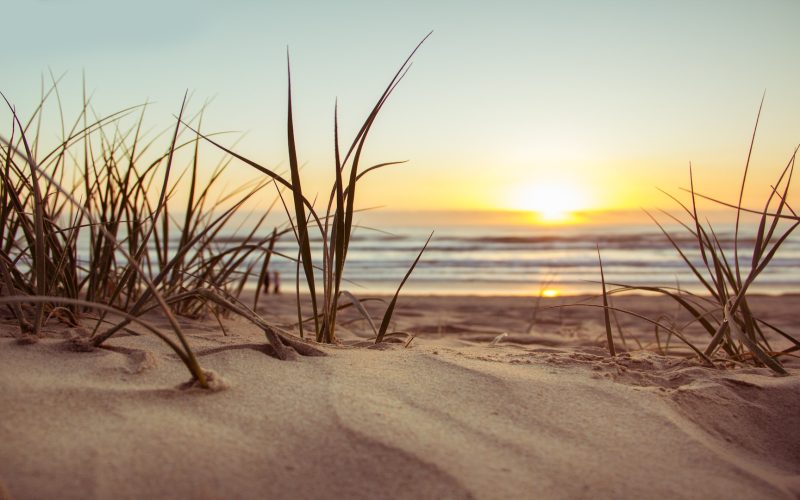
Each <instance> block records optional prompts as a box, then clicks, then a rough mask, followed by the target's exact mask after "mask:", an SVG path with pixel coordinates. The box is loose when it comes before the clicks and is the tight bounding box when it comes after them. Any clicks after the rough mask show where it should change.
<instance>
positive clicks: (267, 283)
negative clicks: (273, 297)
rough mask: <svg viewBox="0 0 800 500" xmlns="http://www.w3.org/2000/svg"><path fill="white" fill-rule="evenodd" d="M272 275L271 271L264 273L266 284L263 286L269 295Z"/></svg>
mask: <svg viewBox="0 0 800 500" xmlns="http://www.w3.org/2000/svg"><path fill="white" fill-rule="evenodd" d="M270 274H272V273H270V272H269V271H267V272H265V273H264V282H263V283H262V286H263V289H264V293H265V294H269V285H270V281H269V275H270Z"/></svg>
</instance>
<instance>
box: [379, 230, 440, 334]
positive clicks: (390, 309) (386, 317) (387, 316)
mask: <svg viewBox="0 0 800 500" xmlns="http://www.w3.org/2000/svg"><path fill="white" fill-rule="evenodd" d="M431 238H433V233H431V234H430V236H428V239H427V240H426V241H425V244H424V245H423V246H422V249H421V250H420V251H419V254H418V255H417V258H416V259H414V262H413V263H412V264H411V267H409V268H408V272H406V275H405V276H404V277H403V281H401V282H400V286H398V287H397V291H396V292H395V293H394V296H393V297H392V300H391V302H389V305H388V306H387V307H386V312H384V313H383V320H382V321H381V327H380V329H379V330H378V336H377V337H376V338H375V343H376V344H378V343H380V342H382V341H383V337H384V336H386V332H387V330H389V322H390V321H391V320H392V315H393V314H394V308H395V305H397V298H398V297H399V296H400V290H402V288H403V285H405V284H406V281H407V280H408V278H409V276H411V273H412V272H413V271H414V268H415V267H417V263H419V259H420V258H421V257H422V254H423V253H424V252H425V249H426V248H428V243H430V242H431Z"/></svg>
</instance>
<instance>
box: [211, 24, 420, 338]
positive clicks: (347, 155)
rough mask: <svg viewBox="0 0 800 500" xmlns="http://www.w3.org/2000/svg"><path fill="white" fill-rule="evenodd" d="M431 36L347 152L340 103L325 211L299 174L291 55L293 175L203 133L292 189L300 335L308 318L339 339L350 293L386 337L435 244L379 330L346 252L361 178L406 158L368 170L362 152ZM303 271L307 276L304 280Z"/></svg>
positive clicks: (322, 334)
mask: <svg viewBox="0 0 800 500" xmlns="http://www.w3.org/2000/svg"><path fill="white" fill-rule="evenodd" d="M428 36H430V33H429V34H428V35H427V36H426V37H425V38H423V40H422V41H421V42H420V43H419V44H418V45H417V47H416V48H415V49H414V50H413V51H412V52H411V54H410V55H409V56H408V58H406V60H405V61H404V62H403V64H402V65H401V66H400V69H398V71H397V72H396V73H395V75H394V77H393V78H392V79H391V81H390V82H389V84H388V85H387V86H386V88H385V90H384V92H383V94H381V97H380V98H379V99H378V101H377V103H376V104H375V105H374V106H373V108H372V111H371V112H370V113H369V115H368V116H367V118H366V120H365V121H364V123H363V124H362V125H361V127H360V129H359V131H358V132H357V134H356V136H355V138H354V139H353V140H352V142H351V143H350V146H349V148H348V149H347V150H346V151H343V150H342V149H340V140H339V121H338V105H337V106H335V108H334V117H333V118H334V120H333V134H334V164H333V171H334V174H335V181H334V185H333V187H332V188H331V192H330V195H329V197H328V200H327V204H326V205H325V206H324V211H320V210H319V209H318V208H317V207H316V206H315V205H314V203H313V202H311V201H309V199H308V197H307V192H306V190H305V189H304V187H303V182H302V178H301V175H300V163H299V160H298V153H297V148H296V142H295V126H294V116H293V113H292V85H291V69H290V67H289V65H288V55H287V74H288V84H289V85H288V110H287V127H286V130H287V146H288V153H289V170H290V172H289V173H290V176H289V178H288V179H287V178H285V177H283V176H281V175H280V174H278V173H276V172H275V171H273V170H272V169H269V168H266V167H264V166H262V165H260V164H259V163H257V162H255V161H253V160H251V159H248V158H246V157H244V156H241V155H239V154H237V153H235V152H234V151H233V150H232V149H230V148H227V147H225V146H223V145H222V144H220V143H219V142H217V141H215V140H213V139H211V138H209V137H207V136H203V137H205V138H206V139H207V140H208V141H209V142H210V143H212V144H214V145H215V146H217V147H218V148H220V149H221V150H222V151H224V152H225V153H227V154H229V155H231V156H233V157H235V158H238V159H239V160H241V161H242V162H244V163H246V164H248V165H250V166H251V167H253V168H254V169H256V170H258V171H259V172H261V173H263V174H265V175H266V176H267V178H269V179H270V180H271V181H272V182H273V183H274V184H275V186H276V187H283V188H286V189H287V190H288V191H289V192H290V193H291V205H292V209H290V208H289V204H287V203H286V201H285V200H283V198H282V201H283V205H284V208H285V209H286V213H287V216H288V217H289V220H290V222H291V228H292V233H293V235H294V237H295V240H296V242H297V245H298V252H297V259H296V261H297V279H296V292H297V318H298V322H297V325H298V327H299V330H300V332H299V333H300V337H301V338H304V337H305V329H304V325H305V323H307V322H308V323H312V324H313V338H314V339H315V340H316V341H317V342H324V343H332V342H336V324H337V323H336V316H337V312H338V311H339V310H340V309H341V308H342V305H341V304H340V300H341V298H342V297H345V298H346V299H348V300H350V301H351V303H352V304H353V305H355V306H356V308H357V310H358V311H359V312H361V313H362V314H363V315H364V317H365V318H366V319H367V320H368V323H369V324H370V325H371V326H372V328H373V330H374V333H375V342H376V343H378V342H381V341H383V339H384V338H385V336H386V335H387V333H388V331H389V325H390V322H391V318H392V315H393V313H394V309H395V306H396V303H397V299H398V296H399V293H400V291H401V289H402V287H403V285H404V284H405V282H406V280H407V279H408V278H409V276H410V275H411V273H412V271H413V270H414V268H415V266H416V265H417V263H418V262H419V259H420V257H421V256H422V253H423V252H424V251H425V248H426V247H427V245H428V243H429V242H430V239H431V238H430V237H428V240H427V241H426V242H425V244H424V245H423V247H422V249H421V250H420V252H419V254H418V255H417V257H416V259H415V260H414V261H413V262H412V263H411V264H410V267H409V269H408V272H407V273H406V275H405V276H404V277H403V279H402V281H401V283H400V285H399V286H398V288H397V291H396V293H395V294H394V296H393V297H392V299H391V300H390V301H389V303H388V305H387V307H386V310H385V312H384V315H383V318H382V320H381V323H380V326H379V327H377V328H375V326H374V323H373V322H372V319H371V318H370V316H369V314H368V313H367V312H366V310H365V309H364V308H363V307H362V306H361V305H360V302H359V301H358V299H356V298H355V296H354V295H353V294H352V293H350V292H348V291H346V290H343V289H342V280H343V278H344V271H345V263H346V261H347V252H348V248H349V245H350V238H351V235H352V232H353V228H354V224H353V216H354V214H355V212H356V206H355V199H356V192H357V187H358V183H359V181H360V180H361V179H362V178H363V177H364V176H365V175H366V174H368V173H370V172H373V171H375V170H377V169H380V168H383V167H387V166H391V165H397V164H399V163H403V162H399V161H393V162H385V163H379V164H375V165H370V166H367V167H366V168H365V167H364V166H363V165H362V163H361V156H362V153H363V150H364V147H365V144H366V140H367V137H368V136H369V133H370V131H371V130H372V126H373V125H374V123H375V120H376V118H377V117H378V114H379V113H380V111H381V109H382V108H383V106H384V104H385V103H386V101H387V99H388V98H389V96H390V95H391V94H392V92H393V91H394V90H395V88H396V87H397V85H398V84H399V83H400V81H401V80H402V79H403V77H404V76H405V75H406V73H407V71H408V69H409V67H410V64H411V58H412V57H413V56H414V54H415V53H416V52H417V50H418V49H419V47H420V46H421V45H422V43H424V41H425V40H426V39H427V38H428ZM314 231H316V232H317V233H318V234H319V236H320V242H321V247H322V248H321V249H320V250H321V252H320V253H321V255H322V257H321V259H320V261H318V262H315V261H314V259H313V257H312V255H313V254H314V252H313V250H314V249H313V248H312V235H313V232H314ZM431 236H432V235H431ZM301 271H302V277H303V280H301ZM301 281H303V283H304V284H305V286H306V287H307V289H308V293H309V297H310V302H311V316H310V319H308V320H306V319H305V318H304V313H303V308H302V301H301V298H300V286H301ZM320 293H321V297H320Z"/></svg>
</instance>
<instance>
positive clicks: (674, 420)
mask: <svg viewBox="0 0 800 500" xmlns="http://www.w3.org/2000/svg"><path fill="white" fill-rule="evenodd" d="M572 300H573V299H559V298H555V299H544V300H543V301H541V302H539V303H538V309H537V307H536V300H535V299H531V298H523V297H514V298H510V297H446V296H444V297H421V296H419V297H415V296H409V297H403V298H401V301H400V303H399V310H398V312H397V314H396V316H395V324H394V325H393V328H392V330H396V331H405V332H409V333H410V334H411V335H413V340H410V342H409V339H411V337H403V336H398V338H397V342H387V343H383V344H380V345H378V346H371V347H368V346H370V344H369V343H366V342H365V341H364V339H363V338H361V337H363V336H367V334H368V332H369V327H368V325H367V324H366V322H365V321H363V320H359V316H358V315H357V314H355V313H353V312H352V309H350V310H347V311H344V312H343V313H342V314H343V316H342V318H341V324H342V325H344V326H343V327H342V328H341V329H340V330H339V335H340V337H341V339H342V343H341V345H339V346H323V347H321V348H322V349H323V350H324V352H325V353H326V354H327V356H325V357H302V358H298V359H294V360H290V361H279V360H277V359H275V358H273V357H271V356H269V355H268V352H267V350H266V349H265V348H264V346H265V341H264V336H263V334H262V333H261V332H260V331H259V329H258V328H256V327H254V326H252V325H251V324H249V323H247V322H246V321H245V320H243V319H241V318H229V319H225V320H223V325H224V327H225V333H223V330H222V329H221V328H220V326H219V325H218V324H217V323H216V321H215V320H214V319H213V318H212V319H211V320H205V321H192V320H185V319H184V320H182V321H183V326H184V327H185V328H186V329H187V332H189V334H190V341H191V343H192V346H193V347H194V348H195V350H196V352H197V353H198V355H199V357H200V362H201V364H202V366H203V367H204V368H205V369H206V370H212V371H213V372H215V374H216V375H217V377H221V382H222V384H221V385H222V386H224V388H223V389H221V390H218V391H213V392H212V391H205V390H201V389H191V388H186V387H185V386H183V384H184V383H185V382H186V381H188V380H189V379H190V376H189V373H188V372H187V371H186V369H185V367H184V366H183V365H182V363H181V362H180V361H179V359H178V358H177V357H176V356H175V355H174V354H172V353H171V351H169V350H168V349H167V348H166V347H165V345H164V344H163V343H162V342H161V341H159V340H158V339H157V338H155V337H154V336H152V335H147V334H142V335H138V334H135V333H136V329H133V330H130V331H128V332H123V333H121V334H119V335H117V336H115V337H113V338H112V339H111V340H110V341H108V343H107V346H106V348H103V349H97V350H95V351H93V352H76V351H74V350H72V349H70V348H69V347H68V346H69V343H68V342H67V341H66V340H65V339H66V338H68V337H70V336H75V335H79V334H80V333H81V332H80V331H76V330H75V329H70V328H65V327H63V326H60V325H58V324H56V323H51V324H48V325H47V328H46V329H45V332H46V338H44V339H42V340H40V341H39V342H37V343H34V344H29V345H21V344H18V343H17V342H16V341H15V340H14V339H13V338H12V337H11V336H10V333H9V332H10V331H11V329H12V328H14V326H13V323H12V322H11V321H5V322H4V324H3V337H2V339H0V443H1V444H0V479H1V480H2V487H0V498H3V499H5V498H13V499H38V498H42V499H43V498H64V499H69V498H76V499H77V498H81V499H86V498H96V499H103V498H150V499H159V498H209V499H211V498H589V497H591V498H712V497H714V498H743V499H744V498H748V499H752V498H796V497H797V496H798V495H800V398H798V394H800V376H798V364H797V363H794V362H793V361H792V360H791V359H790V358H784V359H785V360H786V366H787V368H788V369H789V371H790V375H789V376H786V377H776V376H773V375H772V374H771V373H770V372H769V370H768V369H766V368H756V367H753V366H752V365H750V366H745V365H739V364H734V363H727V364H726V365H723V364H722V363H720V365H719V366H718V367H717V368H716V369H712V368H708V367H704V366H702V365H701V363H700V362H699V361H698V360H697V359H696V358H687V357H685V356H683V355H682V354H685V352H686V349H684V348H682V346H681V345H680V342H676V339H671V340H670V347H669V348H668V352H667V354H669V355H667V356H664V355H662V354H661V352H662V351H663V349H665V348H666V339H664V338H661V339H660V342H661V347H660V348H659V345H658V344H657V343H656V340H655V336H654V333H653V328H652V326H650V325H644V324H641V322H638V323H637V322H636V321H635V320H633V319H630V318H623V317H620V318H619V320H620V325H621V327H622V329H623V332H624V334H625V336H626V345H627V348H628V349H625V348H624V347H623V346H622V343H621V341H620V344H619V345H618V346H617V347H618V350H619V351H621V353H620V354H618V355H617V356H616V357H614V358H612V357H610V356H609V355H608V353H607V350H606V349H605V336H604V330H603V327H602V312H601V310H600V309H596V308H589V307H570V308H564V309H558V308H552V307H551V306H554V305H557V304H563V303H565V302H570V301H572ZM751 301H752V304H753V307H754V308H755V309H757V310H759V312H760V314H761V315H762V317H765V318H767V319H769V320H770V321H771V322H773V323H774V324H776V325H781V326H783V327H787V328H791V327H792V326H793V324H794V321H793V319H792V316H793V313H794V311H796V310H797V307H798V305H800V296H781V297H753V298H751ZM371 304H372V305H373V307H374V308H375V311H379V310H381V308H382V307H384V306H383V305H382V304H380V303H371ZM616 305H617V307H624V308H628V309H635V310H639V311H643V312H647V311H649V313H648V314H651V315H653V313H655V315H657V314H658V313H659V312H661V313H670V312H674V311H675V308H674V305H671V304H670V303H669V302H667V301H665V300H664V299H663V298H658V297H622V298H618V299H617V301H616ZM294 307H295V306H294V300H293V297H291V294H285V295H283V296H275V295H271V296H268V297H266V298H265V299H264V300H263V301H262V305H261V308H260V309H259V311H260V312H261V313H262V315H264V317H266V318H270V320H274V321H277V322H278V323H283V324H290V323H291V322H292V321H293V318H296V312H295V310H294ZM148 319H149V321H150V322H151V323H152V324H154V325H157V326H159V327H160V328H165V331H166V325H165V324H163V323H164V322H163V320H162V319H160V318H159V317H158V316H151V317H149V318H148ZM534 319H535V321H532V320H534ZM678 319H679V318H678ZM690 330H691V329H690ZM503 333H507V334H508V335H507V336H502V337H500V339H499V340H498V341H497V342H495V343H494V344H492V340H493V339H495V338H497V337H498V335H501V334H503ZM697 334H698V335H699V334H700V333H697Z"/></svg>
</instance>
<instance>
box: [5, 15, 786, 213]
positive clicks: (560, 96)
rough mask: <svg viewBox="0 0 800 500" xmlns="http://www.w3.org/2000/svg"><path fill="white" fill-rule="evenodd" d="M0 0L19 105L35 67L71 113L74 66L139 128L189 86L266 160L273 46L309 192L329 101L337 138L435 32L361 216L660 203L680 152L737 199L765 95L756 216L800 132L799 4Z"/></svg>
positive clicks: (275, 148)
mask: <svg viewBox="0 0 800 500" xmlns="http://www.w3.org/2000/svg"><path fill="white" fill-rule="evenodd" d="M0 4H2V11H3V12H4V14H5V16H4V17H5V19H6V22H4V23H3V24H4V27H3V29H2V30H0V42H1V43H2V44H3V46H4V47H5V48H6V50H4V51H3V52H2V53H1V54H0V64H1V65H2V68H3V69H2V72H0V75H2V77H1V78H0V90H1V91H2V92H3V93H4V94H5V95H6V96H7V97H8V99H9V100H10V101H11V102H12V103H14V105H15V106H16V108H17V110H18V111H19V112H20V113H21V114H22V115H26V114H27V113H30V111H32V110H33V109H34V107H35V105H36V103H37V102H38V99H39V95H40V80H41V78H42V75H44V76H45V78H49V76H48V75H49V72H50V71H52V72H53V74H55V75H57V76H59V75H62V74H64V77H63V79H62V80H61V84H60V93H61V98H62V100H63V101H64V102H65V107H66V108H67V110H68V111H69V110H70V109H72V110H73V112H74V111H76V110H77V109H78V106H79V105H80V101H81V85H82V84H81V81H82V77H81V75H82V73H83V72H85V74H86V80H87V87H88V88H89V90H90V91H91V92H92V95H93V98H92V99H93V101H92V102H93V103H94V107H95V109H97V110H98V111H99V112H100V113H101V114H107V113H111V112H114V111H116V110H119V109H122V108H124V107H126V106H131V105H136V104H141V103H143V102H145V101H152V102H153V103H154V104H153V105H152V106H151V107H150V108H149V110H148V120H149V123H151V124H152V125H153V127H155V128H156V129H160V128H166V127H169V126H170V124H171V123H174V118H173V117H174V115H175V114H176V113H177V111H178V109H179V108H180V104H181V100H182V98H183V95H184V92H186V91H187V90H188V91H189V92H190V94H191V96H192V97H191V101H190V106H189V107H190V109H193V110H198V109H199V108H200V107H201V106H202V105H203V103H204V102H206V101H208V100H211V103H210V106H209V108H208V111H207V114H206V118H205V121H204V130H206V131H233V132H236V133H231V134H228V135H225V136H222V139H221V140H222V141H223V142H225V143H226V144H228V145H231V144H234V143H235V142H236V141H237V140H238V141H239V142H238V143H237V146H236V150H237V151H239V152H241V153H243V154H245V155H246V156H248V157H250V158H252V159H253V160H255V161H258V162H259V163H262V164H264V165H272V166H278V167H280V166H281V165H284V166H285V165H286V161H287V158H288V156H287V149H286V135H285V134H286V130H285V127H286V85H287V78H286V53H287V48H288V50H289V53H290V55H291V68H292V84H293V98H294V109H295V126H296V134H297V141H298V148H299V157H300V161H301V162H302V163H304V164H305V167H304V171H303V175H304V178H305V179H306V180H307V182H308V186H309V188H308V189H307V192H308V191H309V190H310V191H314V190H316V191H319V192H321V193H324V192H327V188H326V185H327V183H328V182H330V179H331V178H332V175H333V174H332V169H333V109H334V103H335V102H336V101H337V99H338V103H339V116H340V127H341V131H342V132H341V134H342V136H343V142H345V140H346V139H349V138H351V137H352V135H353V134H354V133H355V132H356V131H357V129H358V127H359V125H360V123H361V121H362V120H363V119H364V118H365V116H366V114H367V113H368V112H369V109H370V108H371V106H372V105H373V104H374V102H375V100H376V99H377V98H378V97H379V95H380V94H381V92H382V90H383V88H384V86H385V85H386V84H387V83H388V82H389V80H390V79H391V77H392V75H393V74H394V72H395V71H396V69H397V68H398V67H399V66H400V64H401V63H402V61H403V60H404V59H405V57H406V56H407V55H408V54H409V53H410V51H411V50H412V49H413V47H414V46H415V45H416V44H417V43H418V42H419V41H420V40H421V39H422V38H423V37H424V36H425V35H426V34H427V33H428V32H429V31H433V34H432V35H431V37H430V38H429V39H428V40H427V41H426V42H425V44H424V45H423V47H422V48H421V49H420V51H419V52H418V53H417V54H416V56H415V57H414V62H413V66H412V68H411V70H410V72H409V73H408V75H407V76H406V78H405V79H404V80H403V82H402V83H401V84H400V86H399V87H398V88H397V91H396V92H395V94H394V95H392V97H391V98H390V101H389V103H388V104H387V105H386V106H385V108H384V110H383V111H382V114H381V116H380V118H379V119H378V120H377V122H376V124H375V128H374V131H373V134H372V135H371V137H370V139H369V142H368V145H367V149H366V153H365V154H366V158H365V161H366V162H368V163H369V162H372V163H377V162H382V161H392V160H409V161H408V163H405V164H403V165H402V166H398V167H392V168H391V169H386V170H384V171H381V172H377V173H375V174H374V175H373V176H372V177H370V178H369V179H367V180H365V182H364V184H363V188H362V189H361V190H360V191H359V205H360V206H385V207H386V208H387V210H390V211H392V210H394V211H398V210H399V211H425V210H436V211H440V212H441V211H450V210H468V211H475V210H478V211H481V210H525V211H529V210H535V211H538V212H541V213H542V214H543V218H547V217H548V214H547V212H548V210H549V211H550V212H551V214H550V216H552V217H553V218H554V220H555V219H558V217H559V212H561V211H568V210H580V211H590V212H591V211H600V212H603V213H605V212H609V211H627V210H638V209H639V208H640V207H644V208H655V207H662V206H666V207H670V206H671V202H670V200H669V199H668V198H667V197H666V196H664V195H663V194H661V193H660V192H659V190H658V188H661V189H664V190H667V191H669V192H673V193H679V192H680V191H679V190H680V188H682V187H688V166H689V162H691V163H692V166H693V172H694V175H695V185H696V187H697V189H698V190H699V191H701V192H704V193H708V194H711V195H714V196H719V197H722V198H725V199H726V200H730V201H734V200H735V198H736V196H737V194H738V183H739V180H740V178H741V174H742V170H743V167H744V163H745V159H746V157H747V152H748V147H749V142H750V136H751V134H752V131H753V126H754V123H755V119H756V114H757V111H758V107H759V103H760V101H761V98H762V94H764V93H765V92H766V94H765V95H766V98H765V103H764V109H763V112H762V115H761V122H760V125H759V133H758V136H757V141H756V146H755V149H754V154H753V162H752V165H753V171H752V175H751V177H750V181H751V184H750V188H749V190H748V192H747V198H746V200H747V202H748V203H750V204H752V205H757V204H758V203H760V202H761V200H762V199H763V198H764V196H765V194H766V193H767V192H768V190H769V185H770V183H771V182H772V181H773V180H774V179H775V178H776V176H777V174H778V173H779V171H780V169H781V168H782V167H783V165H785V163H786V162H787V160H788V159H789V157H790V156H791V153H792V151H793V149H794V147H795V146H796V145H797V143H799V142H800V120H798V118H800V85H798V81H800V78H799V77H800V30H798V27H797V23H798V20H800V2H796V1H788V0H787V1H781V0H765V1H761V2H754V1H736V0H727V1H685V2H682V1H671V2H662V1H658V2H656V1H645V0H639V1H606V2H601V1H563V2H537V1H518V2H517V1H494V2H486V1H483V2H473V1H447V0H445V1H436V2H433V1H417V0H408V1H403V2H397V1H391V2H389V1H380V0H373V1H364V2H356V1H349V2H348V1H342V2H310V1H293V2H268V1H263V2H261V1H244V0H239V1H236V0H231V1H227V2H222V1H211V0H195V1H183V0H178V1H160V2H154V1H150V0H145V1H140V2H116V1H113V0H106V1H95V0H26V1H13V2H9V1H8V0H2V1H0ZM70 106H73V107H72V108H70ZM0 117H3V118H4V117H5V115H0ZM6 121H7V120H6ZM6 131H7V129H6V128H2V126H0V133H6ZM52 133H53V135H54V136H55V134H56V130H55V129H54V130H53V132H52ZM242 133H244V134H245V135H244V137H243V138H242V137H241V134H242ZM209 168H210V167H209ZM230 171H231V177H232V178H234V179H239V178H243V177H244V176H253V175H254V172H253V171H252V170H251V169H249V167H245V166H242V165H233V166H231V167H230Z"/></svg>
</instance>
